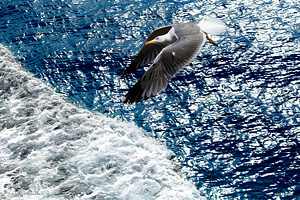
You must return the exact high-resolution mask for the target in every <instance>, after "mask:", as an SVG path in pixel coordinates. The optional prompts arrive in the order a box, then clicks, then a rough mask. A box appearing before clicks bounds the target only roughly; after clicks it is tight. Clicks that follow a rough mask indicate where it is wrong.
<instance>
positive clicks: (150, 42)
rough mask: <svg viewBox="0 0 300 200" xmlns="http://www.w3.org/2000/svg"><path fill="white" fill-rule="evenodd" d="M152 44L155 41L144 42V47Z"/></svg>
mask: <svg viewBox="0 0 300 200" xmlns="http://www.w3.org/2000/svg"><path fill="white" fill-rule="evenodd" d="M154 43H155V41H153V40H151V41H148V42H146V44H145V45H149V44H154Z"/></svg>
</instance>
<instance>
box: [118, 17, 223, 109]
mask: <svg viewBox="0 0 300 200" xmlns="http://www.w3.org/2000/svg"><path fill="white" fill-rule="evenodd" d="M224 31H225V24H224V23H223V22H222V21H221V20H218V19H214V18H211V19H208V20H205V21H200V22H199V21H198V22H187V23H177V24H173V25H170V26H165V27H162V28H159V29H156V30H155V31H153V32H152V33H151V34H150V36H149V37H148V38H147V41H146V43H145V44H144V46H143V47H142V49H141V50H140V52H139V53H138V55H137V56H136V58H135V59H134V60H133V61H132V63H131V64H130V65H129V67H128V68H127V69H126V70H125V71H124V72H123V74H122V76H125V75H127V74H130V73H133V72H135V71H136V70H137V69H139V68H141V67H143V66H145V65H147V64H149V63H150V62H152V61H153V64H152V65H151V66H150V67H149V69H148V70H147V71H146V72H145V74H144V75H143V76H142V77H141V78H140V79H139V80H138V82H137V83H136V84H135V85H134V86H133V87H132V88H131V89H130V90H129V91H128V93H127V94H126V95H125V100H124V101H123V103H127V102H129V103H134V102H139V101H141V100H142V99H144V100H147V99H148V98H149V97H154V96H156V95H157V94H158V93H159V92H161V91H162V90H164V89H165V88H166V87H167V84H168V81H170V80H171V78H172V77H174V76H175V75H176V74H178V73H179V72H180V71H181V70H182V69H183V68H184V67H185V66H186V65H187V64H189V63H190V62H192V61H193V59H194V58H195V57H196V56H197V55H198V54H199V52H200V50H201V47H202V46H203V44H204V42H205V41H206V39H207V40H208V41H209V42H210V43H212V44H213V45H215V46H218V45H217V44H216V43H215V42H214V41H213V40H211V39H210V38H209V36H208V33H209V34H214V35H216V34H219V33H222V32H224Z"/></svg>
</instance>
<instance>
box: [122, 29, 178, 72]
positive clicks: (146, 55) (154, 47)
mask: <svg viewBox="0 0 300 200" xmlns="http://www.w3.org/2000/svg"><path fill="white" fill-rule="evenodd" d="M171 28H172V26H166V27H162V28H159V29H156V30H155V31H153V32H152V33H151V34H150V35H149V37H148V38H147V41H150V40H153V39H154V38H155V37H157V36H160V35H164V34H167V33H168V32H169V30H170V29H171ZM166 46H167V45H165V44H149V45H144V46H143V47H142V49H141V50H140V52H139V53H138V55H137V56H136V58H135V59H134V60H133V61H132V63H131V64H130V65H129V67H128V68H127V69H126V70H125V71H124V72H123V74H122V76H124V75H127V74H130V73H133V72H135V71H136V70H137V69H139V68H141V67H142V66H144V65H147V64H148V63H150V62H152V61H153V60H154V59H155V58H156V56H157V55H158V54H159V53H160V52H161V50H162V49H163V48H165V47H166Z"/></svg>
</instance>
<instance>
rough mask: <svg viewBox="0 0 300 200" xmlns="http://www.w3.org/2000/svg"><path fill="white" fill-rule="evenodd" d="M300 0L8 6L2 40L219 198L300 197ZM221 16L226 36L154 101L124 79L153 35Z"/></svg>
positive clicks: (0, 24)
mask: <svg viewBox="0 0 300 200" xmlns="http://www.w3.org/2000/svg"><path fill="white" fill-rule="evenodd" d="M299 11H300V7H299V2H297V1H248V2H244V1H224V0H219V1H218V0H216V1H180V2H177V1H155V2H154V1H146V0H141V1H126V2H123V1H121V2H119V1H97V0H94V1H85V0H73V1H71V0H66V1H62V0H53V1H42V0H35V1H33V0H32V1H29V0H11V1H9V0H4V1H2V2H1V3H0V19H1V20H0V30H1V31H0V42H1V43H2V44H3V45H5V46H7V47H8V48H9V49H10V50H11V51H12V52H13V53H14V54H15V55H16V56H17V57H18V59H19V60H20V62H21V63H22V65H23V66H24V67H25V68H26V69H27V70H28V71H29V72H30V73H32V74H34V76H36V77H38V78H40V79H41V80H43V81H44V82H47V83H49V84H51V85H52V86H53V87H54V88H55V90H56V91H57V92H58V93H61V94H63V95H65V96H66V98H67V99H68V100H69V101H71V102H73V103H74V104H76V105H78V106H81V107H84V108H86V109H89V110H92V111H95V112H100V113H105V114H107V116H109V117H113V118H117V119H121V120H124V121H128V122H130V121H133V122H135V123H136V124H137V125H138V126H140V127H142V128H143V129H145V130H147V131H148V133H149V135H151V136H153V137H156V138H157V139H158V140H159V141H161V142H163V143H165V144H166V145H167V147H168V148H169V149H171V150H172V151H174V153H175V154H176V156H177V157H178V159H179V160H180V162H181V164H182V168H183V171H184V172H185V173H186V175H187V177H188V179H189V180H190V181H192V182H193V183H194V184H195V185H196V187H197V188H198V189H199V190H201V191H203V192H204V193H206V194H207V195H208V197H211V198H212V199H276V198H280V199H297V198H300V184H299V183H300V175H299V174H300V173H299V170H300V161H299V158H300V152H299V151H300V150H299V148H300V145H299V140H300V98H299V96H300V94H299V93H300V80H299V76H300V67H299V66H300V54H299V53H300V48H299V44H300V42H299V40H300V39H299V37H300V14H299ZM203 16H209V17H216V18H220V19H221V20H223V21H224V22H225V23H226V24H227V27H228V28H227V32H226V33H225V34H223V35H221V36H220V37H213V39H214V40H215V41H216V42H217V43H218V44H219V47H214V46H212V45H211V44H209V43H207V44H206V45H205V46H204V47H203V50H202V53H201V55H199V56H198V57H197V59H196V60H195V61H193V62H192V63H191V64H190V65H189V66H187V68H186V69H185V70H184V71H183V72H181V73H180V74H178V75H177V76H176V77H175V78H174V79H172V81H171V82H170V83H169V85H168V87H167V89H166V90H165V91H163V92H162V93H161V94H160V95H158V96H157V97H155V98H150V99H149V100H147V101H144V102H140V103H138V104H133V105H123V104H122V103H121V100H122V98H123V96H124V95H125V94H126V92H127V91H128V89H129V88H130V87H131V86H132V85H133V84H134V83H135V82H136V81H137V79H138V78H139V77H140V76H141V75H142V73H143V70H141V71H139V72H137V73H136V74H133V75H130V76H128V77H126V78H119V75H120V74H121V73H122V72H123V70H124V69H125V68H126V67H127V66H128V65H129V64H130V62H131V61H132V60H133V59H134V56H135V55H136V54H137V53H138V51H139V49H140V48H141V46H142V45H143V42H144V41H145V39H146V38H147V36H148V35H149V34H150V33H151V31H153V30H154V29H155V28H158V27H160V26H164V25H168V24H171V23H174V22H183V21H189V20H201V19H202V18H203Z"/></svg>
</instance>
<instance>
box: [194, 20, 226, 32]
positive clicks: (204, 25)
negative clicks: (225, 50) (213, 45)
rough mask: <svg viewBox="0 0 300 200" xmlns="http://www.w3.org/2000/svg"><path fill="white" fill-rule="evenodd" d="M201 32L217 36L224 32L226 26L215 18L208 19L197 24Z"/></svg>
mask: <svg viewBox="0 0 300 200" xmlns="http://www.w3.org/2000/svg"><path fill="white" fill-rule="evenodd" d="M199 25H200V28H201V30H203V31H204V32H206V33H208V34H211V35H218V34H220V33H223V32H225V29H226V25H225V23H224V22H223V21H221V20H219V19H216V18H209V19H206V20H203V21H200V23H199Z"/></svg>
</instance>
